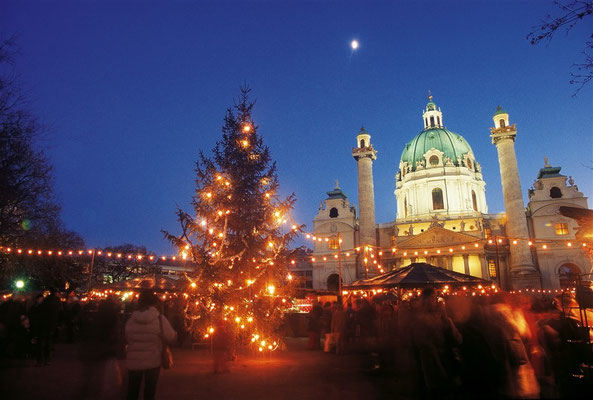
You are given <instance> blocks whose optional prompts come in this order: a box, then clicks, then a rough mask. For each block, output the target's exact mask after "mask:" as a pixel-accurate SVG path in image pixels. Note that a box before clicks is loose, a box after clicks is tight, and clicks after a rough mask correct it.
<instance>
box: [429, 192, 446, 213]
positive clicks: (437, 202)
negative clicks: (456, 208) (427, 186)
mask: <svg viewBox="0 0 593 400" xmlns="http://www.w3.org/2000/svg"><path fill="white" fill-rule="evenodd" d="M432 208H433V210H442V209H444V208H445V204H444V203H443V191H442V190H441V189H440V188H435V189H432Z"/></svg>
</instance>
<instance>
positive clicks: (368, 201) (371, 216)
mask: <svg viewBox="0 0 593 400" xmlns="http://www.w3.org/2000/svg"><path fill="white" fill-rule="evenodd" d="M356 143H357V145H358V146H357V147H353V148H352V157H354V159H355V160H356V163H357V164H358V208H359V232H360V245H362V246H364V245H371V246H375V245H376V242H377V240H376V226H375V189H374V184H373V161H374V160H376V159H377V151H376V150H375V149H373V145H372V144H371V135H369V133H368V132H367V131H366V130H365V129H364V127H362V128H360V132H359V133H358V135H357V136H356Z"/></svg>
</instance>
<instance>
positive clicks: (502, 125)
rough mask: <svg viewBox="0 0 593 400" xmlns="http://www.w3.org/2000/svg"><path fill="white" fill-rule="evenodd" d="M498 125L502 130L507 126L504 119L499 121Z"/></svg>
mask: <svg viewBox="0 0 593 400" xmlns="http://www.w3.org/2000/svg"><path fill="white" fill-rule="evenodd" d="M498 123H499V124H500V127H501V128H504V127H505V126H506V124H505V122H504V119H501V120H500V121H498Z"/></svg>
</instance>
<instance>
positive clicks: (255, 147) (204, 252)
mask: <svg viewBox="0 0 593 400" xmlns="http://www.w3.org/2000/svg"><path fill="white" fill-rule="evenodd" d="M249 91H250V89H249V88H242V89H241V94H240V97H239V99H238V102H237V104H236V105H235V106H234V107H233V108H230V109H228V110H227V113H226V116H225V118H224V125H223V128H222V139H221V140H220V141H218V142H217V144H216V146H215V147H214V149H213V155H212V157H208V156H206V155H205V154H204V153H203V152H200V154H199V159H198V161H197V162H196V191H195V195H194V197H193V201H192V206H193V208H194V213H192V214H190V213H186V212H185V211H183V210H178V211H177V216H178V219H179V222H180V224H181V231H182V232H181V234H180V235H172V234H170V233H167V232H165V236H166V237H167V238H168V239H169V240H170V241H171V242H172V243H173V245H174V246H176V247H177V248H178V249H179V251H180V252H181V254H182V256H183V257H184V258H187V259H190V260H191V261H193V263H194V266H195V267H194V270H193V272H192V273H191V274H188V279H189V282H190V283H189V284H188V290H187V296H188V298H187V300H188V301H187V305H186V321H187V325H188V327H189V328H190V330H191V332H192V333H193V334H194V335H199V336H202V337H206V338H207V337H209V336H211V335H212V334H214V335H216V330H217V329H218V328H217V327H219V326H226V328H225V329H226V330H227V331H232V332H235V333H236V337H237V338H238V339H239V341H242V342H244V343H246V344H247V343H253V344H254V345H255V346H256V347H258V348H259V349H260V351H265V350H271V349H275V348H276V347H277V346H278V345H279V343H280V341H279V338H280V331H279V328H280V325H281V323H282V314H283V310H285V309H286V308H287V307H288V305H289V295H290V289H291V287H292V285H291V280H292V277H291V275H290V274H289V270H288V263H289V262H290V260H289V259H288V255H289V252H288V244H289V243H290V242H291V241H292V239H293V238H294V237H295V236H296V235H297V234H298V232H299V231H301V226H298V225H296V224H294V223H293V222H292V219H291V218H290V211H291V209H292V206H293V204H294V202H295V196H294V194H292V195H290V196H289V197H287V198H285V199H281V198H280V196H279V195H278V188H279V183H278V175H277V172H276V165H275V163H274V162H273V161H272V158H271V155H270V151H269V149H268V147H267V146H266V145H264V143H263V140H262V137H261V136H260V135H259V134H258V126H257V125H256V124H255V122H254V120H253V118H252V109H253V106H254V102H252V101H250V100H249Z"/></svg>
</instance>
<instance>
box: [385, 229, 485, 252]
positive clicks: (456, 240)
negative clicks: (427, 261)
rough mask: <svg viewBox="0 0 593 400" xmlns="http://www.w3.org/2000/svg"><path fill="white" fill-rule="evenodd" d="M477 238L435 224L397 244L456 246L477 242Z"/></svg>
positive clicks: (407, 245)
mask: <svg viewBox="0 0 593 400" xmlns="http://www.w3.org/2000/svg"><path fill="white" fill-rule="evenodd" d="M476 240H478V239H477V238H475V237H473V236H470V235H466V234H465V233H459V232H453V231H450V230H449V229H445V228H442V227H440V226H433V227H432V228H429V229H428V230H426V231H425V232H422V233H421V234H419V235H415V236H412V237H410V238H405V239H404V240H402V241H401V242H399V243H398V244H397V246H398V247H399V248H417V247H426V246H430V247H438V246H443V247H446V246H456V245H460V244H466V243H471V242H475V241H476Z"/></svg>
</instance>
